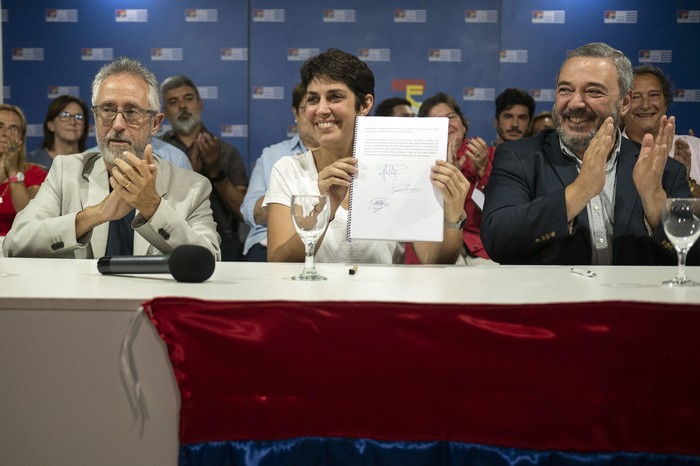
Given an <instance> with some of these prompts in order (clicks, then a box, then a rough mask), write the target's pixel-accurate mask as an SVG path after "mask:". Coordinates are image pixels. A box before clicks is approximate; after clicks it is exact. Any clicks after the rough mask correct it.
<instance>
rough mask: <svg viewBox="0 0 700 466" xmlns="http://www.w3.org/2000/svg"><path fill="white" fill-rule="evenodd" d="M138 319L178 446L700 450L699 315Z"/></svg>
mask: <svg viewBox="0 0 700 466" xmlns="http://www.w3.org/2000/svg"><path fill="white" fill-rule="evenodd" d="M145 308H146V311H147V313H148V315H149V317H150V318H151V321H152V322H153V323H154V324H155V326H156V328H157V330H158V332H159V334H160V335H161V337H162V338H163V339H164V341H165V342H166V344H167V347H168V351H169V354H170V357H171V360H172V364H173V369H174V371H175V376H176V378H177V381H178V384H179V386H180V390H181V396H182V407H181V426H180V437H181V438H180V440H181V442H182V443H193V442H201V441H207V440H209V441H211V440H236V439H239V440H244V439H257V440H262V439H281V438H289V437H308V436H311V437H314V436H321V437H355V438H373V439H379V440H453V441H462V442H471V443H479V444H487V445H502V446H513V447H521V448H534V449H556V450H569V451H571V450H575V451H619V450H625V451H648V452H666V453H671V452H675V453H686V454H696V455H697V454H700V375H699V372H700V338H699V337H700V307H699V306H690V305H672V304H665V305H661V304H645V303H636V302H595V303H575V304H535V305H456V304H455V305H446V304H411V303H376V302H352V303H349V302H281V301H271V302H270V301H268V302H211V301H210V302H207V301H199V300H192V299H179V298H177V299H176V298H159V299H155V300H153V301H150V302H148V303H146V305H145Z"/></svg>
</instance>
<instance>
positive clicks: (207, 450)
mask: <svg viewBox="0 0 700 466" xmlns="http://www.w3.org/2000/svg"><path fill="white" fill-rule="evenodd" d="M205 465H206V466H224V465H226V466H243V465H245V466H424V465H426V466H427V465H431V466H433V465H435V466H437V465H439V466H457V465H469V466H531V465H547V466H580V465H590V466H608V465H615V466H619V465H623V466H624V465H630V466H632V465H634V466H659V465H667V466H691V465H693V466H695V465H700V457H697V456H682V455H666V454H658V453H633V452H605V453H573V452H562V451H535V450H525V449H518V448H503V447H491V446H483V445H475V444H469V443H460V442H384V441H382V442H380V441H375V440H367V439H346V438H318V437H304V438H296V439H288V440H277V441H236V442H206V443H199V444H192V445H182V446H181V447H180V466H205Z"/></svg>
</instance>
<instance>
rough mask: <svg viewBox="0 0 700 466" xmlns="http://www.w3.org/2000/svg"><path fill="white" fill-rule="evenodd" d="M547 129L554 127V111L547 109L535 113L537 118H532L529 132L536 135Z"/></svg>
mask: <svg viewBox="0 0 700 466" xmlns="http://www.w3.org/2000/svg"><path fill="white" fill-rule="evenodd" d="M545 129H554V121H553V120H552V112H548V111H545V112H540V113H538V114H537V115H535V118H533V119H532V123H531V124H530V131H529V133H528V134H529V135H530V136H534V135H535V134H537V133H539V132H540V131H544V130H545Z"/></svg>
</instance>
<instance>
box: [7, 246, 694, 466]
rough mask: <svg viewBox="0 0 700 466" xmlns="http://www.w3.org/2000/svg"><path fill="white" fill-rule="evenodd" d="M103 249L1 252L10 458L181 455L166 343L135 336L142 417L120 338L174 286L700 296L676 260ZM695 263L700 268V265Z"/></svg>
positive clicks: (426, 295)
mask: <svg viewBox="0 0 700 466" xmlns="http://www.w3.org/2000/svg"><path fill="white" fill-rule="evenodd" d="M96 263H97V261H94V260H51V259H16V258H0V420H1V422H0V464H12V465H25V464H26V465H70V466H79V465H86V466H94V465H96V464H99V465H102V466H104V465H124V464H148V465H151V466H158V465H169V466H172V465H175V464H177V451H178V440H177V428H178V403H179V395H178V391H177V387H176V384H175V381H174V378H173V375H172V371H171V368H170V364H169V359H168V356H167V352H166V349H165V346H164V345H163V343H162V341H161V340H160V338H159V337H158V335H157V334H156V332H155V331H154V329H153V327H152V326H151V325H150V324H148V323H147V322H145V323H144V324H143V325H142V327H141V330H140V332H139V334H138V336H137V338H136V340H135V342H134V353H135V357H136V362H137V369H138V371H139V374H140V378H141V381H142V384H143V389H144V393H145V397H146V401H147V405H148V412H149V418H148V419H147V421H146V423H145V430H144V432H143V434H141V433H140V432H139V429H138V426H137V425H136V424H135V422H134V417H133V415H132V412H131V409H130V406H129V403H128V398H127V396H126V392H125V390H124V387H123V385H122V380H121V377H120V373H119V349H120V345H121V342H122V339H123V337H124V335H125V334H126V330H127V327H128V324H129V321H130V319H131V316H132V315H133V314H134V311H135V310H136V309H137V308H138V306H139V305H140V304H141V303H142V302H144V301H147V300H149V299H152V298H154V297H160V296H187V297H194V298H201V299H210V300H302V301H304V300H306V301H315V300H340V301H344V300H347V301H413V302H438V303H439V302H444V303H465V304H468V303H544V302H576V301H601V300H606V301H607V300H612V301H615V300H633V301H648V302H667V303H693V304H698V303H700V288H695V289H670V288H666V287H663V286H661V282H662V281H663V280H665V279H667V278H670V277H672V276H673V275H674V274H675V268H674V267H588V268H586V269H590V270H593V271H595V273H596V274H597V276H596V277H595V278H587V277H583V276H580V275H575V274H572V273H570V271H569V269H570V268H569V267H524V266H517V267H514V266H508V267H506V266H472V267H465V266H445V267H440V266H433V267H427V266H370V265H360V266H359V268H358V271H357V273H356V274H355V275H349V274H348V269H349V265H348V264H334V265H329V264H319V265H318V270H319V272H320V273H322V274H324V275H326V276H327V277H328V280H327V281H323V282H295V281H293V280H291V279H290V278H289V277H291V276H292V275H294V274H296V273H298V272H300V271H301V269H302V265H301V264H298V263H295V264H265V263H259V264H255V263H250V264H248V263H218V264H217V267H216V271H215V273H214V275H213V276H212V278H211V279H209V280H208V281H206V282H205V283H198V284H185V283H177V282H175V281H174V280H173V279H172V277H170V275H167V274H165V275H140V276H102V275H100V274H99V273H98V272H97V266H96ZM688 273H689V275H690V276H691V277H692V278H695V279H696V280H700V268H690V269H689V270H688Z"/></svg>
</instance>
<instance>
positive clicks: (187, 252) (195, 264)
mask: <svg viewBox="0 0 700 466" xmlns="http://www.w3.org/2000/svg"><path fill="white" fill-rule="evenodd" d="M169 264H170V273H171V274H172V276H173V278H175V280H177V281H179V282H188V283H200V282H203V281H204V280H206V279H208V278H209V277H211V275H212V274H213V273H214V268H215V266H216V259H215V258H214V254H212V252H211V251H210V250H209V249H207V248H205V247H204V246H198V245H196V244H183V245H181V246H178V247H176V248H175V249H173V252H172V254H170V261H169Z"/></svg>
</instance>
